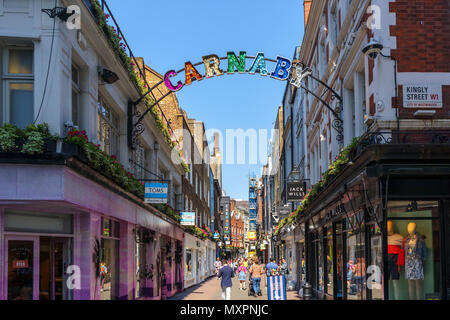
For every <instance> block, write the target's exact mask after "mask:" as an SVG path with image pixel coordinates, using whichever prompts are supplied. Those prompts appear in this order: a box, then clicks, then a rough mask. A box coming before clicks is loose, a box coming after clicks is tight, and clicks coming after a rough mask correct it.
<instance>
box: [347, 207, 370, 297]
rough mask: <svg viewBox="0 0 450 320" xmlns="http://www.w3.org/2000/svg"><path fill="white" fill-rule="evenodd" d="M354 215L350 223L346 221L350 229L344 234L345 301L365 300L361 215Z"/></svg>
mask: <svg viewBox="0 0 450 320" xmlns="http://www.w3.org/2000/svg"><path fill="white" fill-rule="evenodd" d="M358 215H359V218H358V217H357V216H356V215H355V216H353V217H352V218H353V219H352V221H347V227H349V228H350V229H348V230H347V233H346V241H347V243H346V244H347V264H346V276H347V299H349V300H364V299H366V259H365V241H364V240H365V239H364V236H365V234H364V231H363V228H362V226H363V224H362V217H361V215H362V213H359V214H358Z"/></svg>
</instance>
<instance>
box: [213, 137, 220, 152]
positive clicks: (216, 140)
mask: <svg viewBox="0 0 450 320" xmlns="http://www.w3.org/2000/svg"><path fill="white" fill-rule="evenodd" d="M218 153H219V133H218V132H215V133H214V150H213V156H216V155H217V154H218Z"/></svg>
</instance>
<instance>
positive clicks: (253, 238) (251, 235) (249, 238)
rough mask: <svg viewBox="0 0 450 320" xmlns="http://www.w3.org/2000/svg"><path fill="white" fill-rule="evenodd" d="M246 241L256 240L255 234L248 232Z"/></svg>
mask: <svg viewBox="0 0 450 320" xmlns="http://www.w3.org/2000/svg"><path fill="white" fill-rule="evenodd" d="M248 240H250V241H254V240H256V232H254V231H250V232H249V233H248Z"/></svg>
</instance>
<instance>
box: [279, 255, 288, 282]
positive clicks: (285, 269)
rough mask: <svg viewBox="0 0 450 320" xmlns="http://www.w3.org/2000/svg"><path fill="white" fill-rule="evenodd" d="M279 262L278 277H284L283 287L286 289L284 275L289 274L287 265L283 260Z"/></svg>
mask: <svg viewBox="0 0 450 320" xmlns="http://www.w3.org/2000/svg"><path fill="white" fill-rule="evenodd" d="M280 262H281V265H280V275H281V276H284V287H285V288H286V275H288V274H289V270H288V265H287V263H286V259H285V258H281V260H280Z"/></svg>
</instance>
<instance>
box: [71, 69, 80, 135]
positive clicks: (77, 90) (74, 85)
mask: <svg viewBox="0 0 450 320" xmlns="http://www.w3.org/2000/svg"><path fill="white" fill-rule="evenodd" d="M73 69H75V70H76V71H77V79H76V82H75V81H74V80H73ZM70 79H71V81H72V97H73V94H74V92H75V93H76V95H77V105H76V106H75V107H76V108H77V116H78V117H77V119H74V118H73V110H74V105H73V98H71V103H72V109H71V118H72V122H73V124H74V126H77V127H80V111H81V108H80V99H81V88H80V67H78V66H77V65H76V64H75V63H73V62H72V69H71V77H70Z"/></svg>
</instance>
